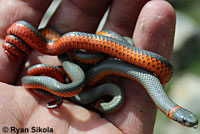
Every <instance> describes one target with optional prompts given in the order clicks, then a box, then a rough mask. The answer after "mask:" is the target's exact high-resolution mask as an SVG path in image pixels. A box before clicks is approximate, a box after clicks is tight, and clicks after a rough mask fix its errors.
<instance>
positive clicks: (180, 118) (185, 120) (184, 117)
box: [172, 108, 198, 129]
mask: <svg viewBox="0 0 200 134" xmlns="http://www.w3.org/2000/svg"><path fill="white" fill-rule="evenodd" d="M172 118H173V119H174V120H175V121H177V122H178V123H180V124H182V125H184V126H187V127H193V128H195V129H196V128H198V119H197V117H196V116H195V115H194V114H193V113H192V112H190V111H188V110H186V109H184V108H178V109H176V110H175V111H174V112H173V115H172Z"/></svg>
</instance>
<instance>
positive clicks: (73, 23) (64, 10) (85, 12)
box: [49, 0, 111, 33]
mask: <svg viewBox="0 0 200 134" xmlns="http://www.w3.org/2000/svg"><path fill="white" fill-rule="evenodd" d="M110 2H111V0H92V1H91V0H63V1H62V3H61V5H60V6H59V9H58V10H57V11H56V13H55V14H54V16H53V17H52V19H51V21H50V23H49V26H50V27H52V28H54V29H56V30H57V31H58V32H61V33H65V32H68V31H77V30H78V31H84V32H92V33H93V32H95V31H96V29H97V27H98V25H99V22H100V20H101V18H102V17H103V15H104V13H105V12H106V10H107V8H108V6H109V4H110Z"/></svg>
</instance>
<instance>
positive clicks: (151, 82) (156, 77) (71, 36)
mask: <svg viewBox="0 0 200 134" xmlns="http://www.w3.org/2000/svg"><path fill="white" fill-rule="evenodd" d="M7 33H8V35H7V36H6V38H5V40H6V42H5V43H4V44H3V48H4V49H5V53H6V54H7V55H8V57H10V58H11V59H15V58H18V57H23V55H24V54H28V53H29V52H30V51H31V49H35V50H37V51H39V52H41V53H44V54H48V55H58V56H59V55H63V54H65V53H66V52H68V51H69V52H70V51H71V52H72V51H73V50H75V49H84V50H86V51H94V52H101V53H105V54H107V55H109V56H112V57H116V58H111V59H106V60H103V61H101V62H99V63H96V64H95V65H94V66H92V67H91V68H89V70H88V71H87V72H86V82H85V83H86V85H89V86H93V85H95V84H96V83H97V82H98V81H100V80H101V79H103V78H104V77H105V76H107V75H113V74H114V75H119V76H123V77H127V78H129V79H132V80H135V81H137V82H138V83H139V84H141V85H142V86H143V87H144V88H145V89H146V91H147V93H148V94H149V95H150V97H151V99H152V100H153V102H154V103H155V105H156V106H157V107H158V108H159V109H160V110H161V111H162V112H163V113H164V114H165V115H167V116H168V117H169V118H170V119H172V120H175V121H177V122H178V123H180V124H182V125H184V126H188V127H194V128H197V126H198V120H197V118H196V116H195V115H194V114H193V113H191V112H190V111H188V110H186V109H184V108H182V107H181V106H179V105H177V104H176V103H174V102H173V101H172V100H171V99H170V98H169V97H168V96H167V94H166V93H165V91H164V86H165V85H166V84H167V83H168V82H169V80H170V79H171V77H172V74H173V66H172V65H171V63H170V62H169V61H168V60H167V59H165V58H164V57H162V56H160V55H158V54H156V53H153V52H150V51H147V50H142V49H139V48H135V47H134V46H133V45H130V43H129V41H127V39H125V38H124V39H122V40H120V39H116V38H113V37H112V35H111V36H110V37H109V35H110V34H109V33H108V32H107V33H108V34H107V33H106V34H105V35H103V34H104V33H105V32H103V33H101V32H100V33H98V34H91V33H83V32H69V33H65V34H63V35H61V36H59V37H57V35H56V36H55V40H52V41H49V39H48V38H47V37H44V36H43V35H42V34H41V33H40V32H38V30H37V29H35V28H34V27H33V26H31V25H30V24H29V23H27V22H24V21H18V22H15V23H14V24H12V25H11V26H10V27H9V28H8V30H7ZM50 38H51V37H50ZM16 44H17V45H16ZM94 55H95V54H94ZM100 55H101V54H100ZM100 57H101V56H100ZM103 57H104V56H103ZM90 61H95V60H93V59H90ZM63 63H66V65H65V64H63ZM63 63H62V64H63V67H64V70H65V72H66V73H67V74H68V73H69V72H70V71H72V70H70V71H69V70H67V69H65V68H66V66H68V67H70V66H71V64H72V65H74V64H73V63H71V62H68V61H64V62H63ZM67 63H68V64H67ZM70 73H71V72H70ZM72 75H75V78H76V71H75V72H74V73H71V74H69V75H68V76H70V77H71V76H72ZM81 76H83V75H81ZM34 77H37V76H25V77H23V78H22V83H24V85H26V84H27V81H29V80H30V79H31V82H33V79H34ZM37 78H39V79H36V81H35V82H33V83H37V85H40V84H41V85H42V84H45V86H49V85H50V87H48V88H51V86H53V85H54V84H51V83H50V81H51V82H52V83H53V82H55V83H56V82H57V83H58V84H57V85H59V82H58V81H56V80H55V79H54V80H53V78H51V80H49V82H48V79H50V77H48V76H38V77H37ZM44 80H47V82H41V81H44ZM71 80H72V81H73V78H71ZM77 81H78V80H77ZM83 81H84V80H83ZM31 82H30V83H31ZM38 82H39V83H40V82H41V83H40V84H38ZM72 83H73V82H72ZM80 83H81V82H80ZM60 84H61V85H62V83H60ZM27 85H29V84H27ZM41 85H40V86H41ZM66 85H67V88H68V89H65V90H68V91H69V92H68V93H70V92H72V91H74V88H71V86H68V85H69V84H66ZM72 85H73V84H72ZM77 85H78V84H77ZM77 85H76V86H77ZM82 85H84V84H81V88H79V89H78V91H74V94H72V95H71V96H74V97H75V98H76V100H78V99H77V98H79V99H80V98H81V93H82V92H80V91H81V90H82ZM25 87H26V86H25ZM63 87H65V86H63ZM27 88H29V87H28V86H27ZM80 89H81V90H80ZM63 90H64V89H62V90H60V88H57V89H56V91H53V92H52V91H50V90H48V89H46V91H48V92H50V93H51V94H52V95H53V96H54V95H55V96H57V97H58V96H60V97H64V98H65V97H68V96H70V95H66V94H68V93H66V92H62V91H63ZM65 90H64V91H65ZM35 91H36V90H35ZM36 92H37V91H36ZM39 92H40V91H38V93H39ZM75 92H76V94H75ZM77 92H78V93H79V92H80V93H79V94H80V96H79V94H78V93H77ZM63 94H65V95H63ZM83 96H84V95H83ZM83 98H84V99H82V100H87V97H83ZM80 100H81V99H80ZM79 102H81V101H79ZM60 103H61V99H60V100H59V104H60ZM100 103H101V101H100V102H99V104H100ZM111 111H112V109H111ZM114 111H115V110H114Z"/></svg>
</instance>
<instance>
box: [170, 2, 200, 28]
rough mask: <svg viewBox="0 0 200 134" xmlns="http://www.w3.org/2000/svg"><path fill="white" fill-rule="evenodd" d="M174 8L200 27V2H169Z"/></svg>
mask: <svg viewBox="0 0 200 134" xmlns="http://www.w3.org/2000/svg"><path fill="white" fill-rule="evenodd" d="M167 1H168V2H169V3H171V4H172V6H173V7H174V8H175V9H176V10H178V11H181V12H182V13H185V14H187V15H188V16H190V17H191V18H192V19H194V21H195V22H196V23H197V24H198V25H200V0H167Z"/></svg>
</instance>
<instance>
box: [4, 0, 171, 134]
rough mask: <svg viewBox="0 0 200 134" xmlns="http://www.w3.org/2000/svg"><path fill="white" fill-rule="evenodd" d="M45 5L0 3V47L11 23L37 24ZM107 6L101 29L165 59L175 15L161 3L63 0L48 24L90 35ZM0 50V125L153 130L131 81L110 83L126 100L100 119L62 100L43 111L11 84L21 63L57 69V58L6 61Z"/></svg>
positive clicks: (145, 101)
mask: <svg viewBox="0 0 200 134" xmlns="http://www.w3.org/2000/svg"><path fill="white" fill-rule="evenodd" d="M50 2H51V1H40V0H34V1H28V2H25V1H12V0H10V1H5V0H3V1H1V2H0V11H1V15H0V18H1V22H0V24H1V27H0V31H1V32H0V33H1V36H0V37H1V40H0V43H1V44H2V43H3V42H4V37H5V35H6V29H7V28H8V27H9V25H10V24H12V23H13V22H15V21H17V20H25V21H27V22H29V23H31V24H32V25H33V26H37V25H38V24H39V22H40V20H41V18H42V16H43V14H44V12H45V11H46V9H47V7H48V6H49V4H50ZM109 5H111V9H110V14H109V16H108V20H107V22H106V24H105V27H104V29H108V30H113V31H115V32H117V33H119V34H121V35H123V36H124V35H125V36H129V37H133V40H134V43H135V45H136V47H137V48H141V49H146V50H150V51H153V52H156V53H158V54H160V55H162V56H164V57H166V58H168V59H170V58H171V54H172V47H173V46H172V45H173V38H174V29H175V13H174V10H173V8H172V7H171V6H170V5H169V4H168V3H167V2H165V1H158V0H154V1H149V2H147V0H146V1H145V0H143V1H136V0H134V1H133V0H126V1H125V0H124V1H117V0H116V1H112V2H111V1H108V0H96V1H89V0H81V1H77V0H73V1H69V0H63V2H62V3H61V5H60V7H59V9H58V10H57V12H56V13H55V15H54V16H53V18H52V19H51V21H50V23H49V26H50V27H52V28H54V29H56V30H57V31H59V32H61V33H66V32H69V31H83V32H90V33H94V32H95V31H96V28H97V26H98V24H99V21H100V20H101V17H102V16H103V14H104V12H105V11H106V9H107V8H108V6H109ZM139 13H140V15H139ZM138 15H139V17H138ZM136 22H137V23H136ZM0 49H1V50H0V51H1V53H0V61H1V62H0V64H1V65H0V66H1V67H0V74H1V76H0V80H1V83H0V84H1V85H0V87H1V88H0V104H1V105H2V106H1V111H0V112H1V113H0V114H1V120H0V124H1V125H3V126H15V127H16V128H22V127H23V128H25V127H26V128H31V127H33V126H40V127H42V128H46V127H47V126H49V127H51V128H53V130H54V133H78V134H80V133H94V134H98V133H105V134H106V133H109V134H112V133H113V134H117V133H127V134H130V133H136V134H143V133H144V134H148V133H152V132H153V126H154V121H155V116H156V107H155V105H154V104H153V103H152V100H151V99H150V97H149V96H148V94H147V93H146V92H145V90H144V89H143V88H142V86H140V85H139V84H137V83H136V82H133V81H131V80H128V79H125V78H119V79H115V81H118V83H119V81H120V85H119V86H120V87H121V88H122V89H123V90H124V91H125V96H126V100H125V101H126V102H125V105H124V107H123V108H122V109H121V110H120V111H119V112H117V113H114V114H109V115H103V117H104V118H102V117H100V116H99V115H98V114H97V113H94V112H92V111H88V110H87V109H85V108H82V107H80V106H77V105H75V104H73V103H70V102H65V103H64V104H63V105H62V106H61V107H60V108H58V109H56V110H48V109H47V108H46V107H45V104H46V103H47V102H49V99H48V98H42V97H40V96H37V95H35V94H33V93H31V92H29V91H27V90H25V89H24V87H22V86H13V85H14V84H16V85H20V80H21V77H22V76H23V75H25V74H26V69H27V68H26V66H25V65H24V63H25V62H26V61H28V62H26V63H29V65H28V64H26V65H28V66H32V65H34V64H38V63H45V64H51V65H58V64H60V63H59V61H58V59H57V57H55V56H46V55H43V54H41V53H38V52H36V51H33V52H32V53H31V54H30V55H29V56H27V57H26V59H24V61H22V60H17V61H12V60H9V59H8V57H7V56H6V55H5V53H4V52H3V48H2V47H0ZM6 83H8V84H6ZM10 84H12V85H10Z"/></svg>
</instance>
